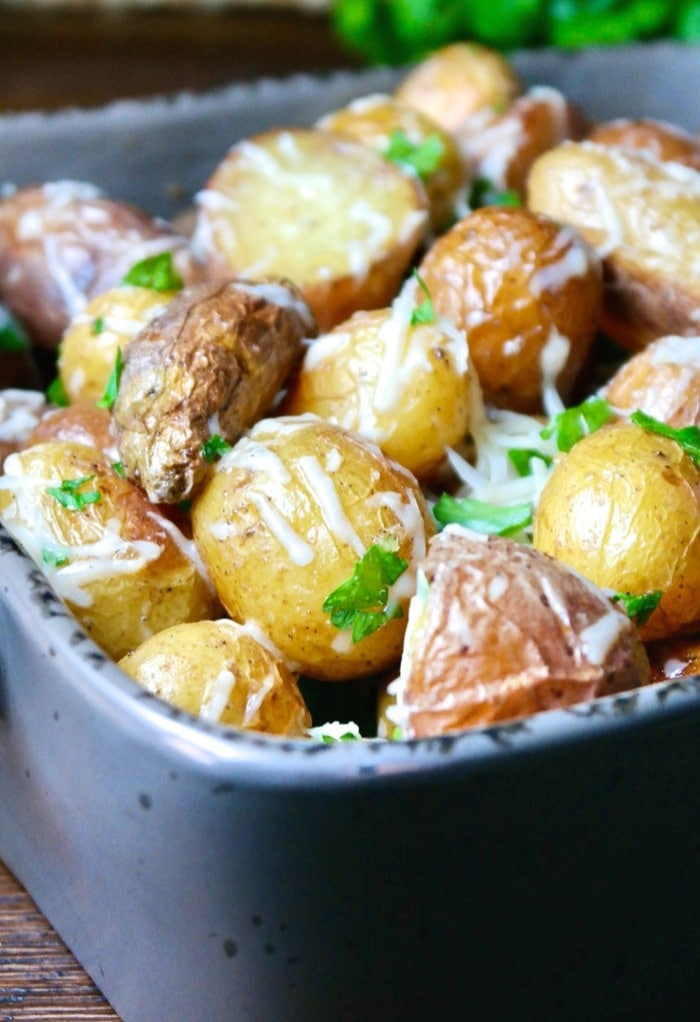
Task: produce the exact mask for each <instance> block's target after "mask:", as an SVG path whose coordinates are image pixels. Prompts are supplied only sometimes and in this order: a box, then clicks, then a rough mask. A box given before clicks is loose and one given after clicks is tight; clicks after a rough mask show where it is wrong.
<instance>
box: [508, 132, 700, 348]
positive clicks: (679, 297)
mask: <svg viewBox="0 0 700 1022" xmlns="http://www.w3.org/2000/svg"><path fill="white" fill-rule="evenodd" d="M527 191H528V206H529V207H530V208H531V209H532V210H534V211H535V212H538V213H543V214H545V215H547V216H550V217H553V218H554V219H555V220H559V221H560V222H561V223H568V224H571V225H572V226H573V227H575V228H576V229H577V230H579V231H580V232H581V234H582V235H583V237H584V238H586V240H587V241H588V242H589V243H590V244H591V245H593V246H594V247H595V248H596V249H597V251H598V254H599V255H600V256H601V258H602V259H603V267H604V271H605V293H604V301H603V317H602V326H603V329H604V330H605V332H606V333H607V334H608V335H609V336H610V337H612V338H614V339H615V340H616V341H618V343H620V344H622V345H624V346H625V347H627V348H630V349H632V350H639V349H640V348H643V347H644V346H645V345H646V344H648V343H649V342H650V341H652V340H654V339H655V338H657V337H663V336H665V335H667V334H682V335H687V336H692V335H695V334H697V332H698V316H699V315H700V313H699V312H698V310H699V309H700V173H699V172H698V171H696V170H692V169H691V168H690V167H684V166H681V165H680V164H678V163H662V162H660V161H659V160H657V159H655V158H654V157H652V156H649V155H648V154H646V153H642V152H634V151H632V150H629V149H622V148H618V147H614V146H604V145H596V144H595V143H593V142H566V143H564V144H563V145H561V146H557V147H556V148H555V149H552V150H550V151H549V152H548V153H545V154H544V155H543V156H541V157H540V158H539V159H538V160H536V161H535V164H534V165H533V167H532V170H531V172H530V177H529V179H528V188H527Z"/></svg>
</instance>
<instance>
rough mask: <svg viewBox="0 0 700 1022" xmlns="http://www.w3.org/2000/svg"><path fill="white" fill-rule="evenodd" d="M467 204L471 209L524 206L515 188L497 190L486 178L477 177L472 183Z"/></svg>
mask: <svg viewBox="0 0 700 1022" xmlns="http://www.w3.org/2000/svg"><path fill="white" fill-rule="evenodd" d="M467 202H468V204H469V207H470V208H471V209H480V208H481V207H482V206H522V202H521V199H520V195H519V194H518V192H517V191H516V190H515V188H497V187H496V186H495V185H494V184H493V183H492V182H491V181H489V180H488V179H487V178H485V177H477V178H475V179H474V180H473V181H472V184H471V188H470V189H469V198H468V200H467Z"/></svg>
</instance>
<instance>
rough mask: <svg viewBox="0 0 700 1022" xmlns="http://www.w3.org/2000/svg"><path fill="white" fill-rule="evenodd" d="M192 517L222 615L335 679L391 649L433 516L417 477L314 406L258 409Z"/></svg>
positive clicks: (304, 667)
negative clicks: (262, 414) (275, 412)
mask: <svg viewBox="0 0 700 1022" xmlns="http://www.w3.org/2000/svg"><path fill="white" fill-rule="evenodd" d="M192 527H193V533H194V539H195V542H196V544H197V547H198V549H199V551H200V553H201V556H202V559H203V561H204V563H205V564H206V565H207V568H208V570H209V572H210V574H211V578H212V581H213V582H214V585H215V587H216V590H217V592H218V593H219V596H220V598H221V602H222V603H223V605H224V606H225V607H226V610H227V611H228V613H229V614H230V616H231V617H232V618H234V620H236V621H239V622H241V623H243V624H247V625H251V624H255V625H256V626H258V627H259V628H260V629H261V630H262V632H263V633H264V634H265V635H267V636H268V637H269V639H270V640H271V642H272V643H274V645H275V646H276V647H277V648H278V649H279V650H280V652H281V654H282V656H283V657H284V659H285V660H286V661H287V662H291V663H294V664H296V668H295V669H298V670H299V671H300V672H302V673H304V674H307V675H309V676H311V677H313V678H317V679H319V680H321V681H341V680H345V679H349V678H359V677H363V676H366V675H369V674H373V673H376V672H378V671H381V670H384V669H385V668H388V667H389V666H390V665H392V664H393V663H395V662H397V661H398V659H399V656H400V653H401V643H402V640H403V633H404V628H405V619H404V617H403V611H404V610H405V608H406V607H407V606H408V600H409V598H410V596H411V595H412V593H413V588H414V581H415V568H416V564H417V562H418V561H419V560H420V558H422V557H423V554H424V553H425V547H426V538H427V537H428V536H430V535H432V533H433V531H434V523H433V521H432V519H431V516H430V513H429V511H428V508H427V505H426V502H425V500H424V498H423V495H422V493H421V491H420V489H419V487H418V484H417V482H416V480H415V478H414V477H413V476H412V475H411V474H410V473H409V472H407V471H406V470H405V469H404V468H403V467H402V466H400V465H398V464H397V463H396V462H393V461H391V460H390V459H389V458H387V457H386V455H384V454H383V453H382V452H381V451H380V450H379V449H378V448H377V447H375V446H374V445H373V444H371V443H369V442H368V441H366V440H364V439H362V438H361V437H359V436H357V435H356V434H354V433H350V432H348V431H347V430H344V429H341V428H340V427H339V426H335V425H332V424H331V423H328V422H323V421H322V420H321V419H318V418H316V417H315V416H281V417H279V418H276V419H266V420H263V421H261V422H259V423H258V424H257V425H256V426H254V427H253V429H251V430H250V432H249V433H248V434H247V435H246V436H244V437H242V438H241V439H240V440H239V441H238V443H237V444H236V445H235V446H234V447H233V449H232V450H231V451H229V452H227V453H226V454H224V455H223V457H222V458H221V459H220V461H218V462H217V464H216V467H215V470H214V471H213V472H212V473H211V475H210V476H209V478H208V479H207V481H206V483H205V485H204V486H203V488H202V489H201V491H200V492H199V493H198V494H197V495H196V496H195V499H194V501H193V503H192ZM401 562H403V563H401ZM394 569H396V571H398V574H396V575H394ZM385 572H386V574H385ZM358 573H359V574H358ZM353 579H355V580H356V581H353ZM346 583H347V585H346ZM341 586H342V587H343V590H342V591H341V592H340V593H337V592H336V591H337V590H338V589H339V588H340V587H341ZM334 593H335V594H336V595H335V596H334V597H333V600H332V602H333V607H331V606H330V605H328V604H327V602H326V601H327V600H328V599H329V598H330V597H331V594H334ZM340 604H342V606H340ZM336 609H337V610H338V614H340V616H338V614H336V613H335V610H336ZM345 611H347V613H348V617H346V616H345ZM367 629H368V630H367Z"/></svg>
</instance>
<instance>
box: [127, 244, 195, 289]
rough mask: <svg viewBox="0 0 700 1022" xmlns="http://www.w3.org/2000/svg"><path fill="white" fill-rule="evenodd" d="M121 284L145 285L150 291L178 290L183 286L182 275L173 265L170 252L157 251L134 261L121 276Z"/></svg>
mask: <svg viewBox="0 0 700 1022" xmlns="http://www.w3.org/2000/svg"><path fill="white" fill-rule="evenodd" d="M122 284H133V285H135V286H136V287H147V288H150V289H151V291H180V290H181V289H182V287H183V286H184V284H183V280H182V277H181V276H180V274H179V273H178V272H177V270H176V269H175V267H174V266H173V254H172V252H159V253H158V255H154V256H149V257H148V258H147V259H142V260H141V261H140V262H138V263H134V265H133V266H132V267H131V269H130V270H129V271H128V272H127V273H126V274H125V275H124V277H123V278H122Z"/></svg>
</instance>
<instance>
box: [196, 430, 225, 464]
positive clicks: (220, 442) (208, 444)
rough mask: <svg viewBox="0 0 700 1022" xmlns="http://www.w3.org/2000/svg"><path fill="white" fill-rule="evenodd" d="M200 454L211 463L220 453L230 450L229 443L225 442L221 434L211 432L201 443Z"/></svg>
mask: <svg viewBox="0 0 700 1022" xmlns="http://www.w3.org/2000/svg"><path fill="white" fill-rule="evenodd" d="M200 450H201V454H202V457H203V458H204V460H205V461H208V462H209V464H211V463H212V462H214V461H217V460H218V459H219V458H220V457H221V456H222V455H224V454H226V452H227V451H230V450H231V444H229V443H227V441H226V440H224V438H223V437H222V436H219V434H218V433H214V434H212V436H210V437H209V439H208V440H205V441H204V443H203V444H202V446H201V448H200Z"/></svg>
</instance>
